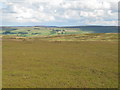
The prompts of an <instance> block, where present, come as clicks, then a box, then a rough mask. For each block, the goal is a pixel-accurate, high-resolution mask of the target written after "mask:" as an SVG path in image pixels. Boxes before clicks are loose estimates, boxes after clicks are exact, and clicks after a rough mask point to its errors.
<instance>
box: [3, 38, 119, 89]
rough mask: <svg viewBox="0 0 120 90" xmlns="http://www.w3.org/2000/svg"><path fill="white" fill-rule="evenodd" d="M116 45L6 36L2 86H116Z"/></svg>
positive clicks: (101, 42) (115, 43) (113, 43)
mask: <svg viewBox="0 0 120 90" xmlns="http://www.w3.org/2000/svg"><path fill="white" fill-rule="evenodd" d="M117 45H118V44H117V42H116V41H79V42H78V41H69V42H67V41H53V42H50V41H42V40H38V39H35V40H32V41H26V40H24V41H15V40H11V39H9V40H8V39H6V40H4V39H3V88H56V87H57V88H116V87H117V86H118V48H117Z"/></svg>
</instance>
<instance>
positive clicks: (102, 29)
mask: <svg viewBox="0 0 120 90" xmlns="http://www.w3.org/2000/svg"><path fill="white" fill-rule="evenodd" d="M60 28H61V27H60ZM62 28H77V29H81V30H82V31H93V33H118V26H65V27H62Z"/></svg>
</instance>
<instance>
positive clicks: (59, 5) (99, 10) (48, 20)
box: [0, 0, 118, 26]
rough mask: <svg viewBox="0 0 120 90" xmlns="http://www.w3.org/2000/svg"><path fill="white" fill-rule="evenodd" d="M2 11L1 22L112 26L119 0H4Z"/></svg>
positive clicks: (115, 21)
mask: <svg viewBox="0 0 120 90" xmlns="http://www.w3.org/2000/svg"><path fill="white" fill-rule="evenodd" d="M0 13H1V14H0V18H1V19H2V23H0V26H2V25H3V26H19V25H20V26H31V25H45V26H79V25H108V26H111V25H117V23H118V0H1V2H0Z"/></svg>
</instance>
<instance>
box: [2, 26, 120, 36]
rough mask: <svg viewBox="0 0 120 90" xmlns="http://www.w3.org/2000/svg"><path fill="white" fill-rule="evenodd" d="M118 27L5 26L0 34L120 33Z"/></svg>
mask: <svg viewBox="0 0 120 90" xmlns="http://www.w3.org/2000/svg"><path fill="white" fill-rule="evenodd" d="M118 31H119V30H118V27H117V26H63V27H57V26H3V27H0V34H3V35H17V36H39V35H40V36H41V35H58V34H59V35H60V34H63V35H71V34H81V33H118Z"/></svg>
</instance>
